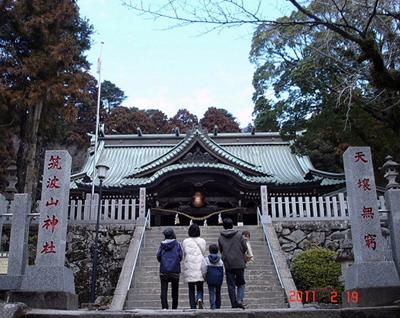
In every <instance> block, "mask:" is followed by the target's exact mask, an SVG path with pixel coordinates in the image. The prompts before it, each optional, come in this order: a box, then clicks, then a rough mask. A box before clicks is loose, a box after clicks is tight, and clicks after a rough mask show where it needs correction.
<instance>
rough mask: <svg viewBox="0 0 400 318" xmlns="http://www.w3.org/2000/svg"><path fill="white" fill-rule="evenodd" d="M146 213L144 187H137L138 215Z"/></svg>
mask: <svg viewBox="0 0 400 318" xmlns="http://www.w3.org/2000/svg"><path fill="white" fill-rule="evenodd" d="M145 215H146V188H140V189H139V217H140V218H143V217H145Z"/></svg>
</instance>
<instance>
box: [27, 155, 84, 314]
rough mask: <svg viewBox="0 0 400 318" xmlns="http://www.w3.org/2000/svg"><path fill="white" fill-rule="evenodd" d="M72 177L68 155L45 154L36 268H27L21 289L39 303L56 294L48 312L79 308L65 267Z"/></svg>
mask: <svg viewBox="0 0 400 318" xmlns="http://www.w3.org/2000/svg"><path fill="white" fill-rule="evenodd" d="M70 175H71V156H70V155H69V153H68V152H67V151H65V150H49V151H46V154H45V163H44V172H43V185H42V197H41V201H40V218H39V234H38V243H37V254H36V261H35V266H28V267H27V270H26V275H25V276H24V279H23V281H22V285H21V290H22V291H24V292H33V294H31V295H29V297H30V298H32V299H35V298H36V301H38V300H39V299H41V298H40V297H42V298H43V293H45V294H46V295H49V293H50V294H51V293H53V295H54V297H53V299H52V297H50V296H49V297H48V298H46V299H47V300H48V304H47V305H45V306H46V307H45V308H58V309H62V308H64V309H71V308H76V307H77V304H78V303H77V296H76V295H75V284H74V275H73V273H72V271H71V270H70V269H69V268H67V267H65V266H64V263H65V246H66V239H67V222H68V219H67V218H68V203H69V184H70ZM25 295H26V294H25ZM35 295H36V296H37V297H36V296H35ZM20 296H21V295H20ZM29 297H28V296H27V298H29ZM47 300H46V301H47ZM56 300H57V301H56ZM57 302H58V303H57ZM56 303H57V304H56ZM63 304H64V305H63ZM28 305H30V306H32V305H33V306H35V302H34V301H33V300H32V301H31V302H29V304H28ZM41 305H42V306H43V304H41Z"/></svg>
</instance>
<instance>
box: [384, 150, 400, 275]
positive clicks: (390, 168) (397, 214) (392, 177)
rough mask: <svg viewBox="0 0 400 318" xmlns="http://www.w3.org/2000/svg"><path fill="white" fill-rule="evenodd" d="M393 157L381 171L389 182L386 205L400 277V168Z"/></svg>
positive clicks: (391, 239) (394, 257)
mask: <svg viewBox="0 0 400 318" xmlns="http://www.w3.org/2000/svg"><path fill="white" fill-rule="evenodd" d="M392 159H393V158H392V157H391V156H387V157H386V162H385V164H384V165H383V167H382V168H381V169H383V170H384V171H385V178H386V180H387V181H388V184H387V186H386V192H385V201H386V202H385V203H386V207H387V208H388V210H389V217H388V223H389V230H390V243H391V244H390V245H391V247H392V255H393V260H394V262H395V264H396V268H397V272H398V273H399V275H400V184H399V183H398V182H397V180H396V178H398V176H399V173H398V172H397V168H398V167H399V166H400V165H399V164H398V163H397V162H394V161H393V160H392Z"/></svg>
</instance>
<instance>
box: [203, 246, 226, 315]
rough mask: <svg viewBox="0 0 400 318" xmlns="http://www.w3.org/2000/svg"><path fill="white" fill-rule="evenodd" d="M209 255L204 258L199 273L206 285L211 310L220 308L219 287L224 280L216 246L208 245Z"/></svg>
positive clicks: (222, 265) (222, 266)
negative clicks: (201, 274) (200, 272)
mask: <svg viewBox="0 0 400 318" xmlns="http://www.w3.org/2000/svg"><path fill="white" fill-rule="evenodd" d="M208 250H209V251H210V255H208V256H207V257H204V260H203V264H202V265H201V271H202V273H203V277H204V279H205V280H206V282H207V285H208V293H209V294H210V307H211V309H220V308H221V286H222V281H223V280H224V263H223V262H222V260H221V257H220V256H219V255H218V245H217V244H210V246H209V248H208Z"/></svg>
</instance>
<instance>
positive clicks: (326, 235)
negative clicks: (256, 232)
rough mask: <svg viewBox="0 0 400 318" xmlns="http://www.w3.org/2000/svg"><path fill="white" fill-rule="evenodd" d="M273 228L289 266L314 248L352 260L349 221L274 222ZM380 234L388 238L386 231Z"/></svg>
mask: <svg viewBox="0 0 400 318" xmlns="http://www.w3.org/2000/svg"><path fill="white" fill-rule="evenodd" d="M274 227H275V231H276V234H277V235H278V239H279V243H280V244H281V247H282V250H283V252H284V253H285V255H286V259H287V261H288V264H289V266H290V265H291V263H292V260H293V259H294V258H295V257H296V256H298V255H299V254H301V253H302V252H303V251H305V250H307V249H309V248H311V247H315V246H320V247H326V248H328V249H330V250H333V251H337V252H338V256H339V258H341V259H346V260H349V259H353V250H352V248H353V245H352V242H351V227H350V221H297V222H295V221H293V222H274ZM382 234H383V235H384V237H385V238H388V235H389V231H388V229H386V228H382Z"/></svg>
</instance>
